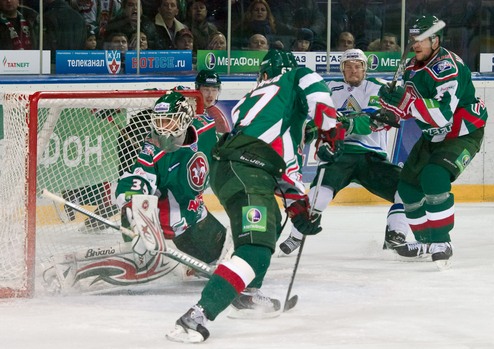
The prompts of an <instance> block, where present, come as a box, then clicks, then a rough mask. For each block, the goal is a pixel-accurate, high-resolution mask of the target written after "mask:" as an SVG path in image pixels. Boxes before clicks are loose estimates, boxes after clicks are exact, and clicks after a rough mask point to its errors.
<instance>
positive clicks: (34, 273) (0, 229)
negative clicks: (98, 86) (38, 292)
mask: <svg viewBox="0 0 494 349" xmlns="http://www.w3.org/2000/svg"><path fill="white" fill-rule="evenodd" d="M165 92H166V90H146V91H133V90H132V91H131V90H128V91H72V92H62V91H60V92H57V91H44V92H33V93H29V92H28V93H22V92H13V93H5V94H4V95H3V100H2V105H3V120H4V138H3V139H0V162H1V166H0V298H10V297H32V296H33V295H34V290H35V288H37V287H38V283H40V281H39V279H40V275H39V273H40V272H41V270H42V268H39V267H40V266H43V263H45V262H46V261H47V260H49V258H50V257H51V256H53V255H54V254H57V253H63V252H64V251H66V250H74V249H76V248H79V247H84V246H88V245H90V244H91V245H94V244H95V242H96V241H97V242H100V243H104V242H106V241H121V235H120V234H119V233H118V232H115V231H111V229H103V227H101V226H98V225H94V224H93V223H94V222H92V221H89V224H88V219H87V217H84V216H83V215H81V214H80V213H78V212H74V211H71V210H69V209H67V207H63V206H60V205H59V204H55V203H53V202H49V201H48V200H46V199H44V198H42V197H41V191H42V190H43V188H46V189H48V190H50V191H51V192H54V193H57V194H59V195H61V196H63V197H64V198H66V199H68V200H69V201H75V202H77V203H78V204H80V205H83V206H84V207H86V208H88V209H90V210H93V211H97V213H98V214H100V215H102V216H104V217H105V218H107V219H111V220H119V219H120V217H119V214H118V212H117V210H116V206H115V205H114V203H113V202H112V188H113V187H114V185H115V183H116V180H117V179H118V177H119V173H121V172H122V171H124V170H125V169H127V168H128V167H129V166H130V165H131V164H132V163H133V161H134V160H135V156H136V155H137V152H138V151H139V150H138V149H139V147H140V144H141V143H142V140H143V136H144V134H145V133H147V131H148V130H149V123H148V121H149V119H148V111H149V110H150V109H151V108H152V107H153V105H154V103H155V102H156V100H157V99H158V98H159V97H161V96H162V95H163V94H164V93H165ZM179 92H180V93H182V94H183V95H184V96H185V97H186V98H188V100H189V101H190V102H191V104H193V105H194V107H195V109H196V114H201V113H203V112H204V104H203V99H202V95H201V93H200V92H199V91H196V90H181V91H179Z"/></svg>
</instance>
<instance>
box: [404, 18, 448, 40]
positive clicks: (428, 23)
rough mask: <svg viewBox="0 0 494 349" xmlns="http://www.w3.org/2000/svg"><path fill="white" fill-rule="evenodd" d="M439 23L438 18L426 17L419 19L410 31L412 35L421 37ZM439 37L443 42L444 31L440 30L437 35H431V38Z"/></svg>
mask: <svg viewBox="0 0 494 349" xmlns="http://www.w3.org/2000/svg"><path fill="white" fill-rule="evenodd" d="M437 22H439V19H438V18H437V17H436V16H431V15H426V16H422V17H419V18H418V19H417V20H416V21H415V23H414V24H413V26H412V27H411V28H410V30H409V34H410V35H414V36H415V35H419V34H422V33H423V32H425V31H426V30H427V29H429V28H430V27H432V26H433V25H434V24H436V23H437ZM436 36H437V37H439V41H441V42H442V40H443V30H442V29H441V30H438V31H437V32H436V33H435V34H433V35H431V38H434V37H436Z"/></svg>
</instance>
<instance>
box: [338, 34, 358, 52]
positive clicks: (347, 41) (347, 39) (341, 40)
mask: <svg viewBox="0 0 494 349" xmlns="http://www.w3.org/2000/svg"><path fill="white" fill-rule="evenodd" d="M351 48H355V37H354V36H353V34H352V33H350V32H342V33H341V34H340V36H339V37H338V42H337V45H336V51H341V52H344V51H346V50H349V49H351Z"/></svg>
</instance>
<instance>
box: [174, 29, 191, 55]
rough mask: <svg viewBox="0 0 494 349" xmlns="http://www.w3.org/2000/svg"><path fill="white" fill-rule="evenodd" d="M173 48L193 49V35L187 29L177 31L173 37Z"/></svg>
mask: <svg viewBox="0 0 494 349" xmlns="http://www.w3.org/2000/svg"><path fill="white" fill-rule="evenodd" d="M175 48H176V49H177V50H193V49H194V35H193V34H192V32H191V31H190V30H189V29H188V28H183V29H182V30H179V31H178V32H177V34H176V35H175Z"/></svg>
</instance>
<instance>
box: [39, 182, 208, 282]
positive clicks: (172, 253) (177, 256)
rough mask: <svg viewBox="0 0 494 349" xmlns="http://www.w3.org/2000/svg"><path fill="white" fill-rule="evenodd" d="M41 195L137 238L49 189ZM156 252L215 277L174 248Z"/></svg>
mask: <svg viewBox="0 0 494 349" xmlns="http://www.w3.org/2000/svg"><path fill="white" fill-rule="evenodd" d="M41 195H42V196H44V197H45V198H48V199H51V200H53V201H56V202H58V203H61V204H64V205H66V206H69V207H71V208H72V209H74V210H76V211H78V212H80V213H82V214H84V215H86V216H88V217H91V218H93V219H95V220H97V221H98V222H101V223H103V224H104V225H107V226H109V227H110V228H113V229H115V230H118V231H120V232H121V233H122V234H124V235H126V236H128V237H130V238H132V239H133V238H134V237H136V236H137V234H136V233H134V232H133V231H132V230H130V229H128V228H125V227H122V226H121V225H120V224H118V223H115V222H112V221H110V220H108V219H106V218H103V217H101V216H99V215H97V214H95V213H94V212H91V211H89V210H86V209H85V208H84V207H81V206H79V205H77V204H74V203H72V202H70V201H67V200H65V199H64V198H61V197H60V196H58V195H55V194H53V193H51V192H49V191H48V190H47V189H43V191H42V193H41ZM155 252H159V253H162V254H164V255H165V256H167V257H169V258H171V259H173V260H175V261H177V262H179V263H182V264H184V265H186V266H188V267H190V268H192V269H194V270H197V271H199V272H201V273H204V274H206V275H208V276H211V275H213V269H212V268H211V266H210V265H209V264H207V263H204V262H203V261H201V260H199V259H196V258H194V257H192V256H189V255H188V254H186V253H183V252H181V251H178V250H175V249H173V248H169V247H167V246H164V250H158V251H155Z"/></svg>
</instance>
